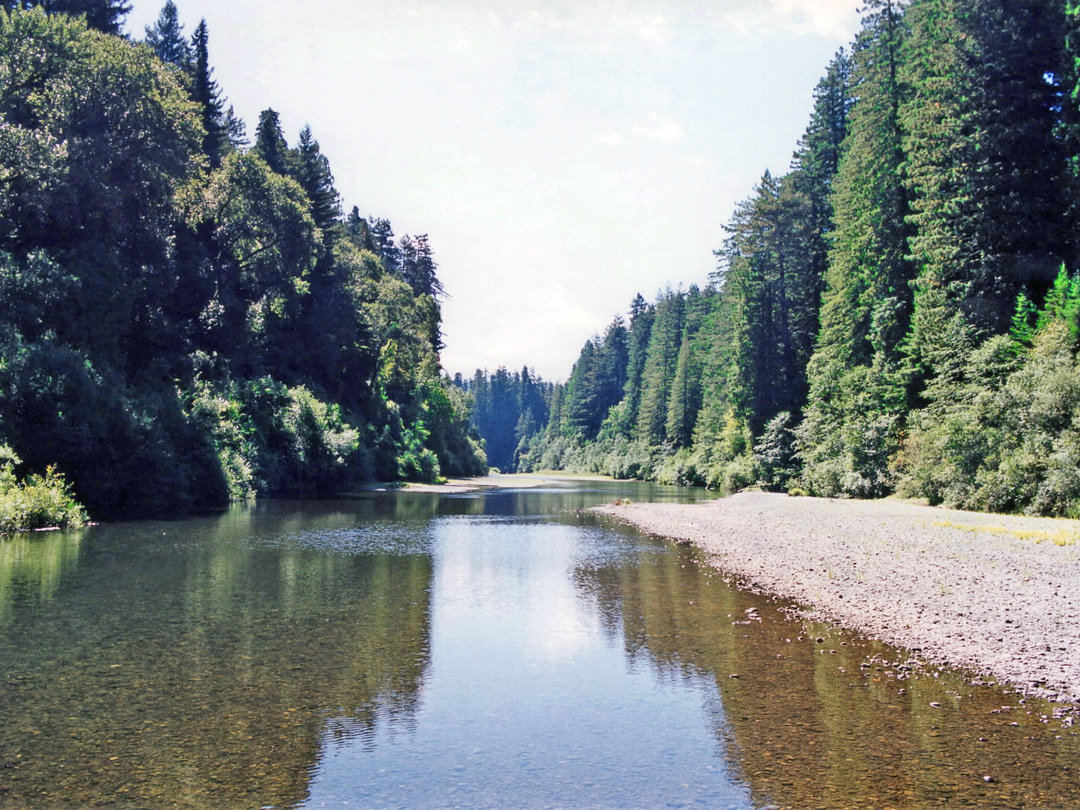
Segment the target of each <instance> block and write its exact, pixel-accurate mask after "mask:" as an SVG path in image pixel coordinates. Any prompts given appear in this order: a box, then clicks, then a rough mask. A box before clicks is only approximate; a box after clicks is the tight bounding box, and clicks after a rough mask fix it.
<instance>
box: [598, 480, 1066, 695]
mask: <svg viewBox="0 0 1080 810" xmlns="http://www.w3.org/2000/svg"><path fill="white" fill-rule="evenodd" d="M597 511H599V512H601V513H603V514H607V515H610V516H612V517H613V518H615V519H617V520H619V521H622V522H625V523H628V524H630V525H632V526H636V527H637V528H639V529H641V530H644V531H646V532H649V533H651V534H656V535H661V536H664V537H670V538H672V539H674V540H677V541H681V542H691V543H694V544H696V545H698V546H700V547H701V548H702V549H704V550H705V551H706V552H707V553H708V555H709V558H710V561H711V562H712V564H714V565H715V566H716V567H717V568H719V569H721V570H723V571H725V572H728V573H730V574H734V575H735V576H737V577H739V578H741V579H744V580H746V582H747V583H748V584H750V585H751V586H753V587H755V588H758V589H761V590H763V591H765V592H768V593H771V594H775V595H777V596H783V597H787V598H790V599H793V600H795V601H797V602H799V603H801V604H803V605H804V606H805V607H806V609H807V611H808V613H809V614H810V615H812V616H814V617H815V618H824V619H827V620H830V621H834V622H837V623H839V624H841V625H844V626H846V627H849V628H852V629H854V630H857V631H859V632H861V633H863V634H865V635H868V636H871V637H874V638H879V639H882V640H883V641H887V642H889V643H891V644H895V645H897V646H902V647H907V648H910V649H917V650H920V651H921V655H922V657H924V658H925V659H927V660H928V661H932V662H934V663H939V664H948V665H952V666H959V667H962V668H964V669H967V670H970V671H971V672H973V673H978V674H979V675H981V676H982V677H989V678H993V679H996V680H998V681H1000V682H1001V683H1006V684H1009V685H1011V686H1014V687H1016V688H1017V689H1019V690H1021V691H1023V692H1025V693H1029V694H1038V695H1040V696H1043V697H1048V698H1051V699H1056V700H1067V701H1080V521H1076V520H1054V519H1048V518H1028V517H1017V516H1008V515H990V514H981V513H973V512H960V511H955V510H946V509H938V508H933V507H928V506H919V505H916V504H912V503H906V502H903V501H897V500H883V501H848V500H831V499H824V498H793V497H789V496H787V495H779V494H771V493H761V492H748V493H740V494H738V495H734V496H732V497H730V498H722V499H720V500H716V501H710V502H708V503H705V504H695V505H680V504H626V505H618V506H616V505H611V506H604V507H599V508H598V509H597Z"/></svg>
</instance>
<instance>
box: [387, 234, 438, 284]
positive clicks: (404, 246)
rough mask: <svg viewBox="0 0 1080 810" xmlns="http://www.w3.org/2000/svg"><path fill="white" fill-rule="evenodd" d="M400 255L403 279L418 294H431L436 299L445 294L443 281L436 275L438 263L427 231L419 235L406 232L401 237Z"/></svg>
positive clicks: (399, 244)
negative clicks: (410, 234)
mask: <svg viewBox="0 0 1080 810" xmlns="http://www.w3.org/2000/svg"><path fill="white" fill-rule="evenodd" d="M398 256H399V257H400V260H399V261H400V265H399V266H400V273H401V279H402V281H404V282H405V283H406V284H408V285H409V286H410V287H412V289H413V292H415V293H416V294H417V295H430V296H431V297H432V298H435V299H438V298H440V297H442V296H443V295H444V293H445V290H444V289H443V285H442V282H441V281H439V278H438V276H436V275H435V269H436V267H437V265H436V264H435V258H434V255H433V254H432V252H431V245H430V243H429V242H428V235H427V234H426V233H422V234H420V235H418V236H409V235H408V234H406V235H405V236H403V237H401V240H400V241H399V243H398Z"/></svg>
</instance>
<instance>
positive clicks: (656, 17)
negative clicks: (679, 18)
mask: <svg viewBox="0 0 1080 810" xmlns="http://www.w3.org/2000/svg"><path fill="white" fill-rule="evenodd" d="M634 28H635V30H636V31H637V34H638V36H640V37H641V38H642V39H645V40H649V41H651V42H663V41H664V40H666V39H667V36H668V21H667V18H666V17H664V16H663V15H661V14H651V15H641V16H638V17H637V18H636V19H635V20H634Z"/></svg>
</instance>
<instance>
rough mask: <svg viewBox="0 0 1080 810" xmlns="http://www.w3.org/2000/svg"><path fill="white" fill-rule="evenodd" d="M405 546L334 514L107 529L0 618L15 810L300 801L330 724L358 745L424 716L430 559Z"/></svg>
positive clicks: (324, 510) (245, 514)
mask: <svg viewBox="0 0 1080 810" xmlns="http://www.w3.org/2000/svg"><path fill="white" fill-rule="evenodd" d="M397 534H400V531H397V530H395V527H394V526H393V524H390V525H386V524H383V523H381V522H380V523H371V522H366V523H365V522H360V523H358V522H357V518H356V515H355V514H354V513H352V512H351V510H344V511H342V510H341V509H340V507H336V506H334V505H320V506H317V507H310V508H304V509H299V510H293V511H285V510H283V509H282V508H281V507H272V508H270V509H266V508H252V509H238V510H233V511H231V512H230V513H228V514H226V515H224V516H221V517H219V518H215V519H202V520H195V521H185V522H182V523H160V524H138V525H130V526H121V527H111V528H102V529H96V530H91V532H90V533H89V535H88V536H87V537H86V539H85V541H84V542H85V554H84V559H83V564H82V565H81V566H80V567H79V568H78V569H77V570H68V571H67V573H66V576H65V577H64V578H63V581H62V582H60V583H58V584H54V585H53V586H52V587H53V591H52V594H51V597H52V598H51V599H49V600H45V601H43V600H40V599H28V598H15V599H13V600H11V602H10V608H9V610H8V614H7V617H6V618H5V620H4V621H3V622H2V624H0V806H2V807H41V808H48V807H80V808H84V807H98V806H104V805H106V804H108V805H110V806H112V805H113V804H118V805H125V806H137V807H155V808H158V807H200V808H201V807H231V808H232V807H236V808H240V807H261V806H264V805H278V806H287V805H292V804H295V803H296V802H298V801H300V800H302V799H303V797H304V796H305V795H306V793H307V783H308V779H309V775H310V772H311V771H312V769H313V767H314V764H315V761H316V757H317V755H318V752H319V747H320V742H321V738H322V735H323V733H324V731H325V729H326V728H327V717H328V716H333V717H338V718H347V722H339V723H337V725H336V726H335V725H334V724H331V728H332V729H333V732H332V733H335V734H337V735H339V736H348V735H351V734H355V733H356V732H357V729H361V728H365V727H370V726H372V725H373V724H376V723H377V722H378V721H379V720H380V719H382V718H402V717H407V716H408V715H410V714H411V713H412V712H413V711H415V706H416V702H417V699H418V697H417V696H418V695H419V693H420V690H421V688H422V684H423V679H424V673H425V671H426V669H427V667H428V665H429V662H430V650H429V630H428V623H429V606H428V594H429V588H430V581H431V573H432V571H431V559H430V556H429V555H428V553H427V551H428V549H427V547H426V543H427V540H426V538H425V536H424V535H423V533H422V532H420V533H417V532H416V531H415V527H414V531H413V532H412V534H411V538H410V544H409V548H408V549H406V550H407V551H409V552H411V553H387V552H386V551H385V550H384V547H385V546H387V545H391V546H398V547H400V542H399V541H400V538H395V535H397ZM335 537H336V538H338V539H341V538H345V537H347V538H350V539H351V542H352V545H351V548H350V550H349V553H340V552H335V551H333V550H332V547H333V544H334V541H333V538H335ZM320 545H322V546H323V547H322V548H320V547H319V546H320ZM4 548H5V551H6V556H5V557H4V558H0V559H2V560H3V562H4V563H5V565H4V567H3V568H2V569H0V570H2V571H3V574H0V581H3V582H6V581H9V580H11V579H13V578H14V577H15V574H13V573H12V572H11V571H12V568H11V566H10V565H9V563H10V559H9V558H11V557H12V556H14V554H13V552H12V551H11V550H10V547H4ZM399 550H400V548H399ZM19 559H25V555H24V556H22V557H19ZM16 596H18V592H16Z"/></svg>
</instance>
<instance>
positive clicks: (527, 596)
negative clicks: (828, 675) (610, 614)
mask: <svg viewBox="0 0 1080 810" xmlns="http://www.w3.org/2000/svg"><path fill="white" fill-rule="evenodd" d="M434 526H435V530H434V535H435V545H434V559H435V569H434V572H435V573H434V579H433V582H432V599H431V604H432V629H431V647H432V659H431V660H432V663H431V668H430V670H429V672H428V677H427V678H426V680H425V687H424V692H423V699H422V702H421V705H420V707H419V709H418V711H417V713H416V716H415V723H414V725H413V726H412V727H411V728H410V729H408V730H407V731H403V730H402V729H401V728H395V727H394V726H377V727H375V728H374V729H373V733H372V734H371V735H370V736H369V737H365V738H364V739H362V740H360V741H346V742H344V743H342V742H340V741H337V740H333V741H327V743H326V746H325V751H324V754H323V756H322V757H321V760H320V765H319V768H318V770H317V772H316V774H315V776H314V778H313V780H312V784H311V789H310V797H309V799H308V800H307V801H306V802H304V803H303V805H302V807H304V808H322V807H335V808H339V807H347V808H369V809H370V808H391V807H393V808H397V807H410V808H412V807H416V808H455V807H467V808H471V809H476V810H480V809H483V808H506V807H513V808H552V807H567V808H599V807H602V808H640V807H649V808H652V807H685V808H696V807H700V808H728V807H731V808H739V809H740V810H745V808H748V807H749V796H748V792H747V791H746V789H745V787H744V786H743V785H742V784H740V783H739V781H738V780H737V779H735V778H733V776H732V774H731V772H730V769H729V767H728V765H727V763H725V761H724V759H723V757H722V756H721V755H720V751H719V749H718V746H717V743H716V740H715V738H714V737H712V735H711V733H710V727H709V725H708V724H707V723H703V722H702V710H703V707H704V708H705V711H706V716H711V717H719V716H720V714H721V710H720V699H719V694H718V692H717V689H716V684H715V681H712V680H710V679H707V678H701V677H687V678H679V679H674V680H666V681H665V680H658V679H657V678H655V677H654V675H653V673H651V672H650V671H648V670H647V669H641V670H634V669H633V668H631V669H629V670H628V668H627V662H626V658H625V655H624V653H623V650H622V645H621V644H617V643H613V642H612V638H611V635H610V633H608V632H606V631H605V629H604V622H605V620H604V618H603V617H602V616H601V614H600V613H599V612H598V611H597V609H596V603H595V601H594V600H593V599H592V598H590V597H588V596H583V595H582V594H581V593H580V591H579V589H578V588H577V587H575V584H574V580H573V577H572V573H573V571H574V570H575V569H577V568H579V567H580V566H582V565H593V564H596V565H600V564H606V565H612V566H624V565H635V564H637V563H636V562H635V559H636V558H637V554H638V550H637V548H636V547H635V545H633V544H627V543H626V542H625V540H624V539H623V538H620V537H618V536H617V535H615V534H613V533H611V532H607V531H602V530H597V529H588V528H583V527H580V526H577V525H571V524H569V523H561V522H556V521H543V522H537V521H534V520H520V519H515V518H510V519H491V518H490V516H488V517H485V518H479V519H473V518H470V519H467V520H459V519H447V518H442V519H438V520H436V521H435V524H434Z"/></svg>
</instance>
